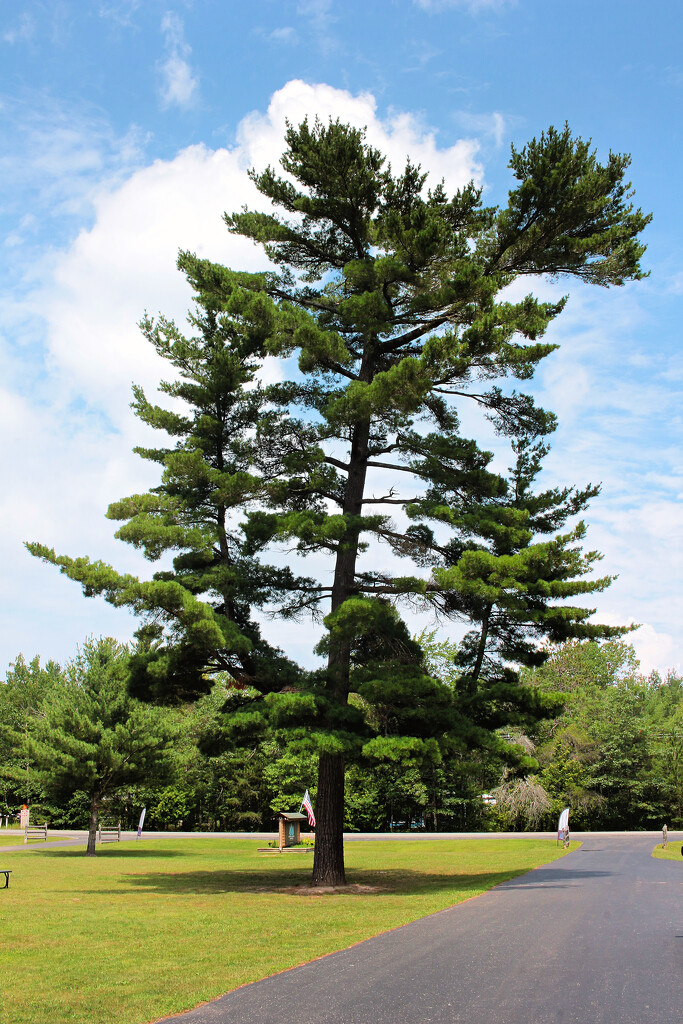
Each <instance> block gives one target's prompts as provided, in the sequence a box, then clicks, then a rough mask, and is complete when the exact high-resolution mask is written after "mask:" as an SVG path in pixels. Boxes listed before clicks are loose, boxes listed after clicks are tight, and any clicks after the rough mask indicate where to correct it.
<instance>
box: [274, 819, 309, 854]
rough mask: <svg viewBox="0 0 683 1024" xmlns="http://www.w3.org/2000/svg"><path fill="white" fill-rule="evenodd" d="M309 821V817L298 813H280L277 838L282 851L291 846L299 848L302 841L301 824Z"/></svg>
mask: <svg viewBox="0 0 683 1024" xmlns="http://www.w3.org/2000/svg"><path fill="white" fill-rule="evenodd" d="M302 821H308V815H306V814H300V813H299V812H298V811H278V813H277V832H278V835H277V838H278V846H279V848H280V849H281V850H286V849H287V847H289V846H297V844H298V843H299V842H300V841H301V822H302Z"/></svg>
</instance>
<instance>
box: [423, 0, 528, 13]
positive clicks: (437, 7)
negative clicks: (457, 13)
mask: <svg viewBox="0 0 683 1024" xmlns="http://www.w3.org/2000/svg"><path fill="white" fill-rule="evenodd" d="M413 3H414V5H415V6H416V7H420V8H421V9H422V10H423V11H427V13H428V14H440V13H441V12H442V11H447V10H453V9H454V8H462V10H465V11H468V12H469V13H470V14H485V13H487V12H491V13H494V14H495V13H496V12H498V11H502V10H503V9H504V8H506V7H515V6H516V4H517V0H413Z"/></svg>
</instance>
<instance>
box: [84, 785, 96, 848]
mask: <svg viewBox="0 0 683 1024" xmlns="http://www.w3.org/2000/svg"><path fill="white" fill-rule="evenodd" d="M98 804H99V799H98V797H97V795H95V796H94V797H93V798H92V800H91V801H90V828H89V830H88V846H87V848H86V851H85V855H86V857H94V856H95V846H96V843H97V809H98Z"/></svg>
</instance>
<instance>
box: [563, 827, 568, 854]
mask: <svg viewBox="0 0 683 1024" xmlns="http://www.w3.org/2000/svg"><path fill="white" fill-rule="evenodd" d="M562 846H563V847H564V849H565V850H566V849H567V848H568V846H569V826H568V825H567V827H566V829H565V830H564V835H563V836H562Z"/></svg>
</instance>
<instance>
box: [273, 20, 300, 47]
mask: <svg viewBox="0 0 683 1024" xmlns="http://www.w3.org/2000/svg"><path fill="white" fill-rule="evenodd" d="M267 38H268V39H269V40H270V41H271V42H273V43H285V44H286V45H287V46H294V45H295V44H296V43H298V41H299V37H298V35H297V31H296V29H295V28H292V27H291V25H286V26H285V27H283V28H274V29H273V31H272V32H269V33H268V36H267Z"/></svg>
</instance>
